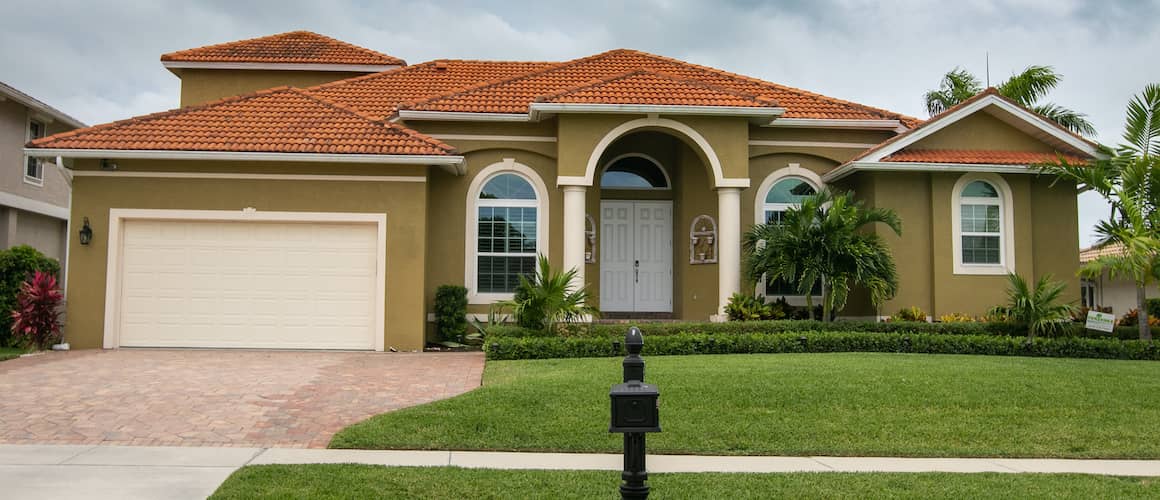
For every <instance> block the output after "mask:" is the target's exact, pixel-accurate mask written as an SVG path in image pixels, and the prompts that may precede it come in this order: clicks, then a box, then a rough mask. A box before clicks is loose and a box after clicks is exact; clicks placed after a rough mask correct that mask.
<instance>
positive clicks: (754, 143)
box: [749, 139, 878, 149]
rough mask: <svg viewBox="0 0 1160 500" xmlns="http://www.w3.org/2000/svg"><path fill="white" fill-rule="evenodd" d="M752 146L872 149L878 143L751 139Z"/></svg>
mask: <svg viewBox="0 0 1160 500" xmlns="http://www.w3.org/2000/svg"><path fill="white" fill-rule="evenodd" d="M749 145H750V146H755V147H785V148H839V149H870V148H872V147H874V146H877V145H878V144H871V143H858V142H827V141H773V140H764V139H751V140H750V141H749Z"/></svg>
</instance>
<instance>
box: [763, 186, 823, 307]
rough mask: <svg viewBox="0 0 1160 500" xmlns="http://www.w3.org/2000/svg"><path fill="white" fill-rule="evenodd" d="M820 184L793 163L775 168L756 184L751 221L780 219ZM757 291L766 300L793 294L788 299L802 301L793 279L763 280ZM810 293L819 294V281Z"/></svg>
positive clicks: (820, 287)
mask: <svg viewBox="0 0 1160 500" xmlns="http://www.w3.org/2000/svg"><path fill="white" fill-rule="evenodd" d="M821 185H822V182H821V177H819V176H818V175H817V174H815V173H814V172H812V171H810V170H808V169H804V168H802V167H801V166H800V165H798V164H796V163H790V164H789V166H787V167H786V168H783V169H779V170H777V171H775V172H774V173H772V174H770V175H769V177H766V179H765V181H764V182H762V183H761V186H760V187H759V188H758V191H757V199H756V200H755V202H756V203H755V205H756V207H757V214H756V216H757V217H756V220H754V222H755V223H757V224H762V223H770V222H781V220H782V217H783V216H784V215H785V212H786V210H789V209H790V208H792V207H796V206H798V205H800V204H801V201H802V200H803V199H805V198H806V197H809V196H812V195H814V194H817V192H818V189H819V188H820V186H821ZM758 292H759V293H763V294H764V295H765V297H766V300H776V299H778V298H780V297H787V298H789V297H796V298H797V299H796V300H791V302H793V303H794V305H798V304H797V303H798V302H802V301H804V299H803V298H802V297H803V296H802V295H801V294H800V293H799V292H798V291H797V284H796V283H790V282H787V281H785V280H781V279H777V280H764V282H763V283H762V284H761V286H760V288H759V290H758ZM810 294H811V295H814V296H821V295H822V285H821V283H818V284H815V285H814V288H813V289H812V290H811V291H810Z"/></svg>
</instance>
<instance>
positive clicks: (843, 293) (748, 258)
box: [743, 190, 902, 321]
mask: <svg viewBox="0 0 1160 500" xmlns="http://www.w3.org/2000/svg"><path fill="white" fill-rule="evenodd" d="M874 224H884V225H886V226H887V227H889V228H890V229H891V230H893V231H894V233H895V234H899V235H901V234H902V222H901V221H900V220H899V218H898V215H897V214H896V213H895V212H894V211H893V210H890V209H884V208H867V207H866V206H865V205H864V204H863V203H862V202H860V201H856V200H854V198H853V196H852V195H851V194H849V193H838V194H834V193H831V192H830V191H827V190H822V191H819V192H818V193H817V194H815V195H813V196H810V197H808V198H806V199H804V200H802V202H801V205H799V206H797V207H791V208H790V209H789V210H787V211H786V212H785V214H784V216H783V217H782V220H780V221H772V222H769V223H766V224H758V225H756V226H754V227H753V228H752V229H750V230H749V232H747V233H746V235H745V240H744V242H743V248H744V252H745V274H746V276H747V278H748V279H750V280H751V281H753V282H758V281H760V280H761V279H762V277H765V278H766V279H783V280H786V281H788V282H790V283H796V284H797V289H798V292H799V293H801V294H802V295H805V297H806V305H807V307H808V308H809V310H810V313H811V315H812V314H813V299H812V297H811V293H810V290H812V289H813V288H814V286H815V285H817V284H818V283H819V282H820V283H821V284H822V285H823V286H822V311H823V312H822V318H823V319H824V320H826V321H828V320H830V319H831V316H832V314H831V313H832V312H833V311H837V310H840V309H842V308H843V307H845V305H846V298H847V296H848V295H849V292H850V287H851V286H853V285H856V284H857V285H861V286H863V287H865V288H866V289H867V290H868V291H869V292H870V298H871V301H872V302H873V303H874V304H875V305H879V304H881V303H882V302H883V301H885V300H887V299H890V298H891V297H893V296H894V294H895V293H897V291H898V273H897V271H896V269H895V266H894V258H893V257H892V256H891V254H890V249H889V248H888V247H887V246H886V243H885V242H884V241H883V240H882V238H881V237H880V236H878V234H876V233H873V232H869V231H865V229H867V228H868V227H870V226H872V225H874Z"/></svg>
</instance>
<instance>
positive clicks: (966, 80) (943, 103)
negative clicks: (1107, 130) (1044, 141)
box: [923, 66, 1096, 136]
mask: <svg viewBox="0 0 1160 500" xmlns="http://www.w3.org/2000/svg"><path fill="white" fill-rule="evenodd" d="M1061 80H1063V75H1060V74H1059V73H1056V72H1055V70H1054V69H1052V68H1051V66H1028V67H1027V69H1025V70H1023V71H1022V72H1020V73H1017V74H1014V75H1011V77H1010V78H1008V79H1006V80H1004V81H1003V82H1002V83H1000V84H999V85H998V86H996V90H998V91H999V95H1001V96H1003V97H1006V98H1008V99H1011V100H1012V101H1015V102H1017V103H1019V104H1020V105H1022V106H1023V107H1026V108H1028V109H1030V110H1031V111H1034V112H1036V113H1039V114H1040V115H1043V116H1044V117H1045V118H1047V119H1048V120H1051V121H1054V122H1055V123H1058V124H1059V125H1060V126H1061V127H1063V128H1066V129H1068V130H1070V131H1072V132H1075V133H1077V134H1083V135H1086V136H1093V135H1096V128H1095V126H1093V125H1092V124H1091V122H1089V121H1088V120H1087V117H1086V116H1085V115H1084V114H1082V113H1077V112H1075V111H1072V110H1070V109H1067V108H1065V107H1063V106H1060V105H1058V104H1055V103H1050V102H1046V103H1040V102H1039V101H1040V100H1041V99H1043V98H1044V97H1046V96H1047V93H1048V92H1050V91H1051V90H1052V89H1054V88H1055V87H1056V86H1057V85H1059V82H1060V81H1061ZM983 90H984V89H983V84H982V82H980V81H979V78H978V77H976V76H975V75H973V74H971V72H969V71H967V70H965V69H962V68H955V69H953V70H951V71H948V72H947V74H946V75H943V78H942V80H941V81H940V82H939V88H938V89H937V90H930V91H927V93H926V94H923V104H925V105H926V111H927V113H929V114H930V115H931V116H934V115H937V114H939V113H942V112H943V111H946V110H947V109H950V108H951V107H953V106H955V105H957V104H959V103H961V102H963V101H965V100H967V99H970V98H972V97H974V96H976V95H978V94H979V93H980V92H982V91H983Z"/></svg>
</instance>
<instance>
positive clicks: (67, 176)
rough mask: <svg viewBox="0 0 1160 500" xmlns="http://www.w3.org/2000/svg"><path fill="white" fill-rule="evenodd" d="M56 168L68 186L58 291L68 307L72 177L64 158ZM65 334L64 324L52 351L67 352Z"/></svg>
mask: <svg viewBox="0 0 1160 500" xmlns="http://www.w3.org/2000/svg"><path fill="white" fill-rule="evenodd" d="M56 168H57V170H58V171H60V175H61V177H64V182H65V184H66V185H67V186H68V204H67V205H66V208H68V218H67V219H65V221H64V262H63V263H62V264H61V266H60V291H61V294H62V295H63V296H64V300H63V301H61V305H64V306H67V305H68V262H69V250H70V249H71V248H72V195H73V175H72V172H69V170H68V169H67V168H65V167H64V158H61V157H60V156H57V157H56ZM67 320H68V316H67V315H66V316H65V321H66V322H67ZM67 333H68V328H67V324H66V325H65V328H62V329H61V335H60V343H59V344H55V345H53V346H52V349H53V350H54V351H67V350H69V345H68V342H65V338H64V336H65V334H67Z"/></svg>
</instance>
